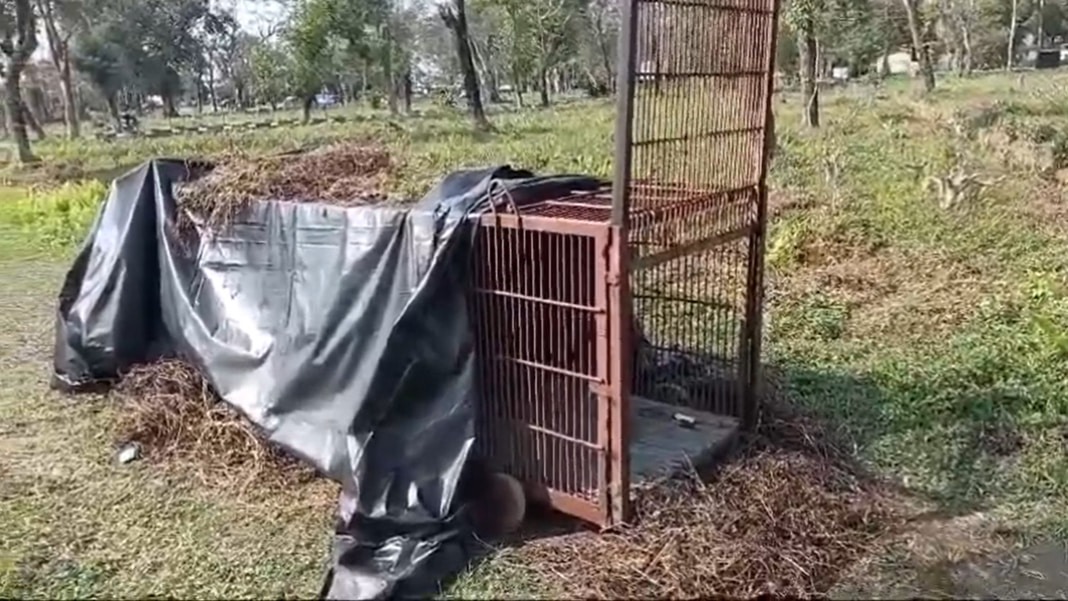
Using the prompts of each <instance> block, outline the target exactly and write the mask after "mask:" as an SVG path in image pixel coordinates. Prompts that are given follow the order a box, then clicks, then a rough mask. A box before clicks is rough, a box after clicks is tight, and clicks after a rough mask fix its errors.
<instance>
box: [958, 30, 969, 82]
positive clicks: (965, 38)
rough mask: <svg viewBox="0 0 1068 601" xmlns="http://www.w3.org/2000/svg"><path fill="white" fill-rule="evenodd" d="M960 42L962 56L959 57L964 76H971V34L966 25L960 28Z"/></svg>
mask: <svg viewBox="0 0 1068 601" xmlns="http://www.w3.org/2000/svg"><path fill="white" fill-rule="evenodd" d="M960 42H961V46H962V49H963V54H964V56H962V57H961V62H962V63H964V64H963V65H962V68H963V73H964V76H965V77H967V76H968V75H971V74H972V32H971V30H970V28H969V27H968V25H967V24H965V25H963V26H962V27H961V31H960Z"/></svg>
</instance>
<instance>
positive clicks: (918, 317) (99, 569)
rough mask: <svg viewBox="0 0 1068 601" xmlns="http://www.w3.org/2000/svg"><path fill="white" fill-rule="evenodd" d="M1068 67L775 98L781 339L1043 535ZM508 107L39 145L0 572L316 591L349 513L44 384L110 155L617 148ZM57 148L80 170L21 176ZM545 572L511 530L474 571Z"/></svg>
mask: <svg viewBox="0 0 1068 601" xmlns="http://www.w3.org/2000/svg"><path fill="white" fill-rule="evenodd" d="M1066 83H1068V77H1066V76H1065V75H1063V74H1055V75H1046V74H1035V73H1032V74H1027V75H1025V76H1024V77H1023V84H1022V86H1021V83H1020V77H1019V76H1017V75H1013V76H984V77H976V78H974V79H947V80H946V81H943V82H941V85H940V88H939V89H938V91H937V92H936V93H935V94H934V96H933V97H932V98H930V99H926V100H918V99H916V98H915V97H914V96H913V95H912V93H911V92H910V90H909V89H908V86H907V85H905V84H903V83H902V82H893V83H892V84H890V85H887V86H884V87H882V88H879V89H874V88H870V87H861V86H858V87H851V88H843V89H840V90H835V91H832V92H829V93H828V94H827V95H826V97H825V98H824V123H825V127H823V128H822V129H821V130H819V131H817V132H809V131H805V130H804V129H803V128H802V127H801V124H800V118H799V114H798V107H799V102H798V99H797V98H796V97H792V96H787V97H785V98H784V99H783V102H776V105H775V107H776V111H777V125H778V128H779V132H778V142H779V150H778V152H777V155H776V159H775V164H774V167H773V169H772V173H771V181H772V187H773V202H774V205H775V207H776V211H775V214H774V217H773V219H772V227H771V232H770V236H769V243H768V246H769V251H768V252H769V254H768V269H769V274H768V306H767V311H768V316H769V317H768V324H767V328H766V332H765V335H766V344H765V349H766V355H765V360H766V362H767V363H769V364H770V365H771V366H773V367H774V368H775V369H776V371H777V372H780V373H783V374H784V375H785V378H786V382H785V383H786V387H787V389H788V391H789V392H790V393H791V395H792V397H793V398H794V399H795V400H796V401H797V402H798V403H800V404H801V405H803V406H805V407H806V408H808V409H810V410H812V411H814V412H815V413H816V414H818V415H819V416H821V417H823V418H824V419H825V420H826V421H827V422H828V423H830V424H831V425H832V427H833V428H834V429H835V430H836V431H837V432H838V433H839V434H840V435H841V436H842V438H843V439H844V440H846V441H847V442H849V443H850V444H851V445H852V447H851V448H852V449H853V450H854V452H855V455H856V456H857V458H858V459H860V460H861V461H863V462H864V463H866V464H867V465H868V466H870V467H871V468H872V469H873V470H875V471H876V472H877V473H879V474H881V475H883V476H885V477H888V478H891V479H893V480H896V481H897V482H898V483H900V484H901V485H902V486H904V487H906V488H907V489H908V490H910V491H912V492H913V493H914V494H915V495H917V496H921V497H924V498H927V499H931V500H933V502H934V503H935V504H936V505H937V506H938V507H939V508H941V509H943V510H946V511H952V512H968V511H974V510H979V509H982V510H984V511H985V512H988V513H990V514H991V515H995V516H997V519H998V520H999V522H1000V523H1003V524H1004V525H1005V527H1007V528H1014V529H1017V530H1019V531H1020V532H1022V533H1025V534H1027V535H1028V536H1029V537H1038V538H1042V537H1047V538H1050V537H1052V538H1068V517H1065V516H1068V511H1066V510H1068V189H1066V188H1065V187H1063V186H1062V185H1060V184H1058V183H1057V178H1056V177H1055V176H1056V172H1057V171H1058V170H1059V169H1064V168H1066V167H1068V109H1065V108H1064V107H1066V106H1068V92H1064V91H1063V90H1068V86H1066V85H1065V84H1066ZM494 120H495V124H496V126H497V128H498V130H499V131H498V132H497V133H495V134H490V135H477V134H474V133H472V132H471V130H470V128H469V126H468V124H467V123H466V121H465V120H463V119H462V118H460V117H458V116H456V115H454V114H451V113H449V112H448V111H443V110H435V111H431V112H428V114H426V115H424V116H422V117H419V118H414V119H400V120H397V121H396V123H395V125H393V126H391V125H389V124H387V123H386V120H385V119H383V118H381V116H376V117H375V118H374V119H369V120H361V121H358V122H355V121H354V122H350V123H346V124H344V125H341V126H308V127H295V128H290V129H287V130H285V131H260V132H256V133H254V134H241V135H239V136H233V137H227V136H219V135H193V136H184V137H176V138H161V139H153V140H132V141H123V140H120V141H116V142H113V143H103V142H96V141H89V140H85V141H79V142H67V141H60V140H55V141H51V142H48V143H45V144H41V145H39V146H38V151H39V152H40V154H41V155H42V156H43V157H45V159H46V161H47V162H48V163H50V164H51V165H52V167H45V168H42V169H41V170H39V173H37V174H30V175H27V174H26V173H21V172H20V173H10V174H9V176H10V177H9V179H11V180H12V187H9V188H5V189H2V190H0V301H2V302H3V307H4V311H3V312H0V368H2V371H0V373H2V374H3V375H2V376H0V378H3V380H2V386H0V449H2V450H3V453H0V549H2V551H0V596H25V595H30V594H33V595H36V596H66V597H70V596H84V595H93V594H95V595H102V596H112V595H120V596H135V595H147V594H168V595H181V596H186V595H189V596H231V595H239V596H240V595H248V596H252V595H256V596H266V595H300V596H306V595H310V594H314V591H315V587H316V586H318V578H319V576H320V572H319V570H320V569H321V567H322V566H323V565H324V562H325V561H326V553H327V546H326V545H327V539H328V536H329V531H328V524H329V519H330V515H329V511H328V510H326V509H321V508H320V509H314V510H313V509H303V508H302V507H304V506H306V505H307V503H308V501H307V499H308V496H307V495H310V494H311V493H310V492H308V491H293V492H292V495H290V496H286V497H285V498H276V499H272V500H265V499H263V498H256V497H255V495H252V496H251V497H248V496H247V495H246V496H241V495H238V496H228V495H224V494H220V493H218V492H216V491H212V490H210V489H207V488H204V487H203V486H201V485H199V484H197V483H196V481H195V480H191V479H189V478H188V477H184V476H183V475H182V474H180V473H177V474H175V473H169V472H168V473H166V474H164V473H162V472H160V471H159V470H158V469H156V468H152V467H150V466H147V465H139V466H136V467H134V468H118V467H115V466H114V465H112V463H111V455H110V453H111V448H110V444H111V442H112V441H111V440H110V438H109V434H108V433H109V432H110V427H111V424H112V423H113V419H114V415H113V414H112V410H111V409H110V408H109V407H108V406H107V405H106V403H103V402H101V401H99V400H92V399H77V400H76V401H67V400H64V399H61V398H60V397H58V396H56V395H54V394H52V393H50V392H48V391H47V390H46V378H45V376H46V374H47V370H48V353H49V350H50V345H51V333H50V327H51V321H50V320H51V311H52V303H53V300H52V299H53V298H54V295H55V291H56V289H57V287H58V285H59V282H60V277H61V275H62V268H63V262H62V260H63V259H66V258H67V257H69V255H70V252H71V249H72V248H73V246H74V245H75V244H76V243H77V241H78V239H79V237H80V236H81V235H82V234H83V233H84V231H85V228H86V227H88V223H89V221H90V220H91V218H92V214H93V200H94V199H95V198H97V197H98V196H99V195H100V192H101V191H102V188H101V185H100V184H99V183H94V182H93V181H92V178H93V175H94V174H99V173H105V172H108V171H109V170H115V169H118V168H122V167H125V166H127V165H129V164H133V163H136V162H139V161H140V160H142V159H143V158H146V157H148V156H152V155H169V156H190V155H211V154H214V153H219V152H228V151H231V150H235V149H237V150H241V151H251V152H268V151H270V152H273V151H277V150H282V149H285V148H292V147H296V146H300V145H303V144H306V143H313V142H321V141H326V140H332V139H338V138H348V137H373V138H375V139H378V140H381V141H382V142H383V143H385V144H386V145H387V146H388V147H389V148H390V149H391V150H392V151H393V152H394V154H395V156H396V158H397V162H398V165H397V170H396V173H395V177H394V181H393V182H392V186H393V187H394V188H396V189H397V190H400V191H402V192H403V193H404V194H407V195H409V196H412V197H418V196H420V195H421V194H422V193H424V192H425V191H426V190H427V188H428V187H429V186H431V185H432V184H433V183H434V182H435V181H436V180H437V179H438V178H439V177H440V176H441V175H443V174H444V173H446V172H448V171H450V170H452V169H455V168H458V167H462V166H472V165H480V164H487V163H511V164H513V165H515V166H522V167H528V168H532V169H535V170H536V171H556V172H561V171H566V172H592V173H595V174H599V175H606V174H608V172H609V170H610V166H611V145H610V137H611V136H610V132H611V121H612V112H611V107H610V105H609V104H607V103H595V102H580V103H575V104H572V105H568V106H565V107H560V108H557V109H553V110H549V111H527V112H515V113H502V114H498V115H496V116H495V117H494ZM57 165H58V167H57ZM48 170H52V171H53V172H55V173H64V174H74V175H75V178H76V179H77V180H78V181H81V182H82V183H77V184H71V185H69V186H68V187H66V188H62V189H60V190H58V191H56V190H46V189H41V188H40V187H32V186H31V185H30V184H18V182H20V181H22V182H27V181H29V182H35V181H36V182H39V181H40V178H41V172H48ZM954 170H963V171H966V172H968V173H974V174H977V175H978V177H979V178H980V179H981V180H983V181H986V182H988V183H989V184H990V185H988V186H986V187H984V188H982V189H981V190H980V191H979V192H978V193H976V194H974V195H970V196H966V197H965V198H963V199H962V200H961V201H960V202H959V203H958V204H957V205H956V206H954V207H952V208H949V209H943V208H941V207H940V206H939V205H938V202H937V199H936V198H935V197H934V196H933V195H932V194H931V192H930V191H929V190H928V189H927V187H926V186H927V185H928V184H927V180H928V178H932V177H935V178H938V177H946V176H948V175H950V174H952V173H953V172H954ZM20 186H21V187H20ZM246 497H247V498H246ZM302 504H303V505H302ZM153 537H155V538H153ZM538 592H539V591H538V590H537V585H536V584H535V583H534V582H533V581H532V580H531V579H530V578H529V572H528V571H527V570H525V569H524V567H523V566H516V565H513V564H512V563H510V562H509V561H508V557H507V555H504V556H501V557H499V558H498V559H496V560H491V561H490V562H488V563H486V564H483V565H482V566H481V567H479V568H477V569H475V570H474V571H473V572H472V573H471V574H470V575H468V576H466V577H465V578H462V579H461V580H460V582H459V583H457V584H456V585H455V587H454V588H453V589H452V590H451V594H452V595H453V596H458V597H471V596H476V597H493V596H525V595H531V594H538Z"/></svg>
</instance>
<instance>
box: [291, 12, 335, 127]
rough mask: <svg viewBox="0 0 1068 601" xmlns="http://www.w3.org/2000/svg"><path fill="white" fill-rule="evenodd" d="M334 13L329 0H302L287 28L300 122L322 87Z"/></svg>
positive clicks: (328, 54)
mask: <svg viewBox="0 0 1068 601" xmlns="http://www.w3.org/2000/svg"><path fill="white" fill-rule="evenodd" d="M336 14H337V13H335V12H334V5H333V3H332V2H331V1H330V0H303V1H302V2H301V3H300V4H299V5H298V7H297V9H296V12H295V14H294V20H293V23H292V25H291V26H290V29H289V31H288V32H287V38H288V42H289V46H290V48H291V51H292V53H293V68H292V70H291V77H292V81H291V84H292V87H293V91H294V92H295V93H296V94H297V95H298V96H299V97H300V99H301V108H302V110H303V113H304V122H305V123H307V122H308V121H310V120H311V109H312V106H314V105H315V95H316V94H318V93H319V91H320V90H322V88H323V84H324V83H325V81H326V76H327V74H328V72H329V71H330V70H331V68H330V59H331V52H330V39H329V37H330V32H331V26H332V23H333V19H334V18H335V16H336Z"/></svg>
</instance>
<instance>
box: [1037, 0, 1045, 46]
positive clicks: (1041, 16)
mask: <svg viewBox="0 0 1068 601" xmlns="http://www.w3.org/2000/svg"><path fill="white" fill-rule="evenodd" d="M1045 20H1046V0H1038V25H1037V26H1036V27H1035V29H1037V30H1038V49H1039V50H1041V49H1043V48H1045V47H1046V24H1045Z"/></svg>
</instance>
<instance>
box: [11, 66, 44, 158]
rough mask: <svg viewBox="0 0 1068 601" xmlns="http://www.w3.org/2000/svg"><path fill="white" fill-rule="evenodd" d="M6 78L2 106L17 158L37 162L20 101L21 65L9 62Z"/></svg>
mask: <svg viewBox="0 0 1068 601" xmlns="http://www.w3.org/2000/svg"><path fill="white" fill-rule="evenodd" d="M6 75H7V79H6V80H5V82H4V91H5V95H4V108H5V109H7V111H6V112H7V124H8V129H9V130H11V133H12V135H14V136H15V145H16V147H17V149H18V159H19V162H20V163H22V164H27V163H34V162H37V157H35V156H34V155H33V150H31V149H30V135H29V133H27V131H26V112H25V111H24V110H23V103H22V85H21V82H20V79H21V78H22V65H15V64H11V65H10V66H9V67H8V68H7V73H6Z"/></svg>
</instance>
